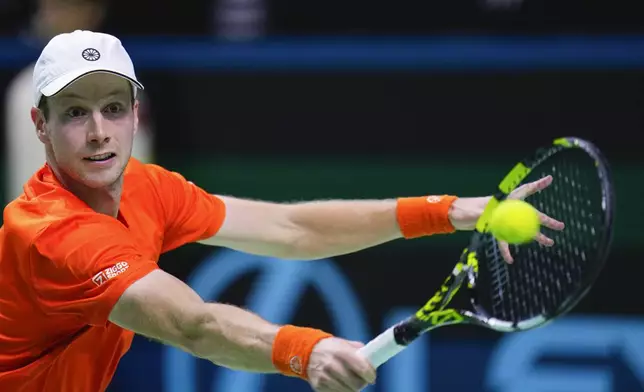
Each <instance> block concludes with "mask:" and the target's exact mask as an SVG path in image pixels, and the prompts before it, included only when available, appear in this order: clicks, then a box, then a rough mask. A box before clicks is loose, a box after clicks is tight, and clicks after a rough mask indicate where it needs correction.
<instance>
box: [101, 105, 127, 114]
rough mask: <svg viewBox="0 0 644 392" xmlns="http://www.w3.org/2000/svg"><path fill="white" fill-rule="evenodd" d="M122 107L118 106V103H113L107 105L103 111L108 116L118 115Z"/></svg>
mask: <svg viewBox="0 0 644 392" xmlns="http://www.w3.org/2000/svg"><path fill="white" fill-rule="evenodd" d="M122 109H123V108H122V106H121V105H119V104H118V103H113V104H111V105H108V106H107V107H106V108H105V109H104V111H105V112H106V113H109V114H118V113H120V112H121V111H122Z"/></svg>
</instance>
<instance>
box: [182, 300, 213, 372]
mask: <svg viewBox="0 0 644 392" xmlns="http://www.w3.org/2000/svg"><path fill="white" fill-rule="evenodd" d="M201 308H202V309H199V311H197V312H195V313H194V314H193V315H191V316H190V317H189V318H188V319H187V320H184V322H181V321H180V327H179V331H180V332H179V333H180V336H181V338H180V339H181V342H182V344H181V345H182V346H183V347H184V349H185V350H186V351H188V352H189V353H190V354H192V355H194V356H196V357H198V358H202V359H211V357H212V355H213V352H216V350H214V347H216V346H217V345H218V344H220V343H219V342H220V339H221V338H222V336H223V334H222V333H221V325H220V324H219V323H218V321H217V318H216V317H215V316H214V315H213V314H212V313H211V312H208V311H207V306H205V304H204V306H202V307H201Z"/></svg>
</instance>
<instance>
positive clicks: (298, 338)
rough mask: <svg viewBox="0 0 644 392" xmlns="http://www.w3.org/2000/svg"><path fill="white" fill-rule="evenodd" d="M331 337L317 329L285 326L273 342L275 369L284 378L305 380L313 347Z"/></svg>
mask: <svg viewBox="0 0 644 392" xmlns="http://www.w3.org/2000/svg"><path fill="white" fill-rule="evenodd" d="M332 336H333V335H331V334H330V333H327V332H324V331H321V330H319V329H313V328H304V327H296V326H293V325H285V326H283V327H281V328H280V330H279V331H278V332H277V336H276V337H275V341H274V342H273V354H272V360H273V365H275V368H276V369H277V370H279V372H280V373H282V374H283V375H285V376H292V377H300V378H302V379H305V380H306V379H307V377H308V374H307V368H308V366H309V357H310V356H311V352H312V351H313V347H315V345H316V344H318V342H319V341H320V340H322V339H326V338H330V337H332Z"/></svg>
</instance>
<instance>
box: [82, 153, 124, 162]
mask: <svg viewBox="0 0 644 392" xmlns="http://www.w3.org/2000/svg"><path fill="white" fill-rule="evenodd" d="M115 156H116V154H114V153H113V152H106V153H105V154H99V155H92V156H91V157H86V158H83V159H85V160H86V161H91V162H103V161H107V160H108V159H112V158H114V157H115Z"/></svg>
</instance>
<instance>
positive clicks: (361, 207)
mask: <svg viewBox="0 0 644 392" xmlns="http://www.w3.org/2000/svg"><path fill="white" fill-rule="evenodd" d="M551 182H552V177H545V178H543V179H540V180H537V181H535V182H533V183H530V184H526V185H524V186H523V187H521V188H519V189H517V191H516V192H515V194H513V195H512V197H516V198H519V197H520V198H525V197H527V196H529V194H531V193H534V192H538V191H540V190H543V189H545V188H546V187H548V186H549V185H550V183H551ZM219 198H220V199H222V200H223V202H224V204H225V206H226V214H225V219H224V222H223V225H222V227H221V229H220V230H219V232H218V233H217V234H216V235H214V236H212V237H210V238H208V239H205V240H203V241H202V243H205V244H209V245H215V246H223V247H228V248H232V249H237V250H240V251H243V252H248V253H254V254H260V255H266V256H273V257H280V258H285V259H302V260H307V259H318V258H324V257H332V256H337V255H342V254H347V253H352V252H356V251H359V250H362V249H365V248H369V247H373V246H376V245H379V244H382V243H385V242H388V241H392V240H394V239H397V238H403V237H404V238H416V237H420V236H426V235H433V234H440V233H451V232H453V231H455V230H473V229H474V227H475V225H476V222H477V220H478V218H479V217H480V215H481V214H482V213H483V210H484V208H485V206H486V204H487V202H488V200H489V199H490V198H489V197H462V198H456V197H450V196H429V197H410V198H398V199H390V200H327V201H311V202H301V203H292V204H286V203H271V202H264V201H254V200H243V199H237V198H232V197H227V196H220V197H219ZM542 222H543V224H544V225H546V226H547V227H550V228H553V229H561V228H563V224H562V223H561V222H558V221H555V220H553V219H551V218H549V217H547V216H545V215H543V214H542ZM536 240H537V241H539V242H540V243H542V244H544V245H552V240H550V239H549V238H547V237H545V236H543V235H540V236H538V237H537V238H536ZM504 257H506V260H508V261H511V256H510V255H509V253H508V252H504Z"/></svg>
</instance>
